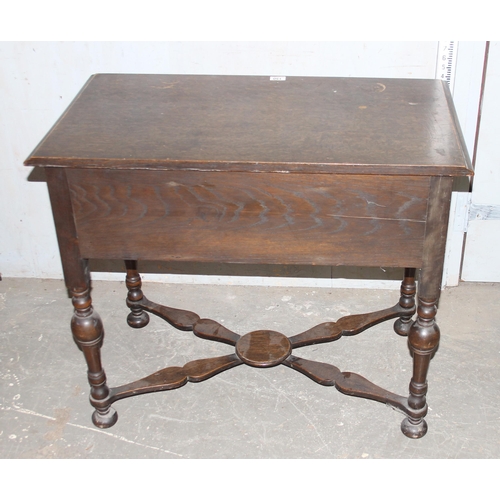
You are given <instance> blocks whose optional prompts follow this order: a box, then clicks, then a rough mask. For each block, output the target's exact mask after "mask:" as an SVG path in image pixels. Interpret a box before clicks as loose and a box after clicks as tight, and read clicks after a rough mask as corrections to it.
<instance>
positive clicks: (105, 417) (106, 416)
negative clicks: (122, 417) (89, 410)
mask: <svg viewBox="0 0 500 500" xmlns="http://www.w3.org/2000/svg"><path fill="white" fill-rule="evenodd" d="M117 420H118V413H116V411H115V410H114V409H113V408H112V407H111V406H110V407H109V408H108V409H107V410H106V411H104V412H101V411H100V410H96V411H95V412H94V413H93V414H92V423H93V424H94V425H95V426H96V427H99V428H101V429H107V428H108V427H112V426H113V425H115V424H116V421H117Z"/></svg>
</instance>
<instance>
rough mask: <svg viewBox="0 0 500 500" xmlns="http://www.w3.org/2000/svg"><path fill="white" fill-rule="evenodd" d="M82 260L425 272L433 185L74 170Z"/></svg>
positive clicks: (391, 179) (405, 180) (402, 180)
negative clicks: (389, 268)
mask: <svg viewBox="0 0 500 500" xmlns="http://www.w3.org/2000/svg"><path fill="white" fill-rule="evenodd" d="M67 175H68V181H69V186H70V192H71V199H72V204H73V210H74V216H75V222H76V227H77V233H78V240H79V244H80V249H81V253H82V256H83V257H85V258H103V259H137V260H166V261H175V260H180V261H193V262H231V263H249V264H251V263H259V264H263V263H268V264H318V265H353V266H356V265H363V266H393V267H405V266H406V267H420V264H421V262H422V247H423V240H424V234H425V219H426V212H427V199H428V195H429V185H430V178H429V177H420V176H413V177H412V176H375V175H330V174H289V173H282V174H281V173H255V172H197V171H185V172H173V171H159V170H99V169H75V170H73V169H68V170H67Z"/></svg>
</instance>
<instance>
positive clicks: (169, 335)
mask: <svg viewBox="0 0 500 500" xmlns="http://www.w3.org/2000/svg"><path fill="white" fill-rule="evenodd" d="M144 291H145V294H146V295H147V296H148V298H149V299H150V300H153V301H155V302H159V303H162V304H165V305H170V306H173V307H179V308H184V309H189V310H193V311H195V312H197V313H198V314H199V315H200V316H202V317H208V318H212V319H214V320H217V321H219V322H221V323H223V324H224V325H225V326H227V327H228V328H230V329H232V330H234V331H236V332H238V333H242V334H243V333H247V332H249V331H252V330H258V329H262V328H267V329H273V330H277V331H281V332H283V333H285V334H286V335H293V334H295V333H298V332H301V331H303V330H306V329H308V328H310V327H312V326H314V325H316V324H318V323H321V322H324V321H331V320H336V319H338V318H339V317H341V316H344V315H346V314H356V313H361V312H370V311H373V310H376V309H382V308H386V307H389V306H392V305H393V304H394V303H396V302H397V300H398V292H397V291H395V290H353V289H351V290H340V289H326V288H321V289H312V288H277V287H273V288H265V287H255V286H249V287H243V286H211V285H210V286H209V285H163V284H153V283H146V284H145V286H144ZM124 297H125V287H124V284H123V283H119V282H104V281H101V282H95V283H94V291H93V299H94V306H95V309H96V311H98V312H99V314H100V315H101V317H102V319H103V322H104V325H105V329H106V339H105V342H104V348H103V362H104V366H105V369H106V372H107V375H108V383H109V385H110V386H117V385H121V384H123V383H127V382H131V381H133V380H135V379H138V378H142V377H143V376H145V375H148V374H150V373H152V372H154V371H156V370H159V369H161V368H164V367H166V366H182V365H183V364H185V363H186V362H187V361H189V360H192V359H198V358H203V357H211V356H218V355H223V354H229V353H231V352H233V350H232V349H233V348H231V347H230V346H227V345H224V344H219V343H215V342H209V341H206V340H202V339H199V338H197V337H195V336H194V335H193V334H192V333H189V332H179V331H177V330H174V329H173V328H171V327H170V326H169V325H168V324H166V323H164V322H163V321H161V320H160V319H159V318H156V317H152V318H151V322H150V324H149V325H148V327H146V328H145V329H143V330H137V331H136V330H132V329H130V328H129V327H128V326H127V324H126V322H125V317H126V314H127V312H128V309H127V308H126V306H125V302H124ZM498 304H500V284H461V285H460V286H459V287H457V288H451V289H447V290H445V291H444V292H443V296H442V299H441V304H440V309H439V312H438V319H439V325H440V328H441V333H442V337H441V346H440V349H439V351H438V353H437V354H436V356H435V358H434V360H433V363H432V364H431V369H430V372H429V377H428V381H429V394H428V403H429V406H430V409H429V414H428V416H427V422H428V425H429V431H428V433H427V435H426V436H425V437H424V438H422V439H420V440H410V439H408V438H406V437H405V436H403V434H402V433H401V431H400V428H399V426H400V422H401V420H402V418H403V416H402V415H401V414H400V413H398V412H396V411H394V410H392V409H390V408H388V407H386V406H384V405H383V404H380V403H376V402H373V401H367V400H363V399H359V398H353V397H348V396H345V395H342V394H340V393H339V392H338V391H336V390H335V389H334V388H331V387H323V386H320V385H318V384H316V383H314V382H312V381H311V380H310V379H308V378H306V377H305V376H303V375H301V374H299V373H297V372H295V371H292V370H290V369H288V368H286V367H284V366H278V367H274V368H268V369H256V368H250V367H247V366H239V367H237V368H233V369H232V370H229V371H227V372H224V373H222V374H220V375H217V376H215V377H213V378H212V379H209V380H207V381H205V382H201V383H199V384H193V383H189V384H187V385H185V386H184V387H182V388H180V389H178V390H174V391H169V392H163V393H156V394H148V395H142V396H138V397H134V398H129V399H124V400H121V401H118V402H117V403H115V405H114V407H115V409H116V410H117V411H118V414H119V419H118V423H117V424H116V425H115V426H114V427H111V428H110V429H98V428H96V427H94V426H93V425H92V423H91V420H90V418H91V413H92V410H91V407H90V405H89V403H88V388H87V380H86V367H85V364H84V361H83V356H82V354H81V353H80V351H79V350H78V349H77V348H76V346H75V344H74V343H73V340H72V338H71V335H70V331H69V321H70V318H71V314H72V308H71V303H70V300H69V299H68V298H67V295H66V290H65V288H64V284H63V282H62V281H57V280H36V279H9V278H4V279H3V281H0V318H1V323H0V336H1V350H0V361H1V363H0V409H1V413H0V458H162V459H168V458H173V459H177V458H183V459H199V458H238V459H241V458H250V459H253V458H255V459H258V458H283V459H285V458H301V459H311V458H315V459H332V458H405V459H408V458H462V459H463V458H487V459H491V458H499V457H500V425H499V423H500V398H499V396H498V394H499V389H500V335H499V334H500V307H498ZM295 353H296V354H297V355H299V356H301V357H304V358H307V359H314V360H318V361H324V362H329V363H332V364H335V365H336V366H338V367H339V368H340V369H341V370H347V371H353V372H357V373H359V374H361V375H363V376H365V377H366V378H368V379H370V380H371V381H372V382H374V383H376V384H378V385H380V386H382V387H384V388H386V389H389V390H391V391H393V392H396V393H399V394H406V393H407V387H408V383H409V380H410V376H411V358H410V356H409V353H408V349H407V346H406V340H405V339H404V338H401V337H399V336H397V335H396V334H394V333H393V331H392V321H391V322H388V323H385V324H381V325H378V326H376V327H374V328H372V329H370V330H368V331H366V332H364V333H362V334H360V335H358V336H355V337H350V338H343V339H340V340H339V341H337V342H333V343H329V344H320V345H316V346H310V347H304V348H302V349H300V350H296V351H295Z"/></svg>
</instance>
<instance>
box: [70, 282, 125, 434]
mask: <svg viewBox="0 0 500 500" xmlns="http://www.w3.org/2000/svg"><path fill="white" fill-rule="evenodd" d="M70 293H71V295H72V302H73V305H74V308H75V310H74V314H73V318H72V320H71V331H72V333H73V338H74V340H75V342H76V344H77V345H78V347H79V348H80V350H81V351H82V352H83V355H84V356H85V360H86V361H87V366H88V371H87V376H88V380H89V383H90V403H91V404H92V406H93V407H94V408H95V411H94V413H93V415H92V422H93V423H94V425H96V426H97V427H101V428H105V427H111V426H112V425H114V424H115V423H116V421H117V419H118V414H117V413H116V411H115V410H114V409H113V408H112V407H111V404H110V402H109V388H108V386H107V385H106V374H105V373H104V370H103V368H102V364H101V346H102V343H103V339H104V329H103V326H102V321H101V318H100V317H99V315H98V314H97V313H96V312H95V311H94V309H93V307H92V300H91V298H90V290H89V289H88V288H87V289H86V290H83V291H79V290H70Z"/></svg>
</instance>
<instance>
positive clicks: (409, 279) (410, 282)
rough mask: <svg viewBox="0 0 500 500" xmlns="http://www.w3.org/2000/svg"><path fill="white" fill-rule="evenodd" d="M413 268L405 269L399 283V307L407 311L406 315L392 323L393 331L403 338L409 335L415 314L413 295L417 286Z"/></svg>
mask: <svg viewBox="0 0 500 500" xmlns="http://www.w3.org/2000/svg"><path fill="white" fill-rule="evenodd" d="M415 271H416V269H415V268H406V269H405V275H404V279H403V282H402V283H401V298H400V299H399V305H400V306H401V307H403V308H405V309H407V310H408V314H407V315H405V316H401V317H400V318H398V319H397V320H396V322H395V323H394V331H395V332H396V333H397V334H399V335H402V336H404V337H406V336H408V334H409V333H410V328H411V325H412V323H413V315H414V314H415V294H416V292H417V286H416V284H415Z"/></svg>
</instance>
